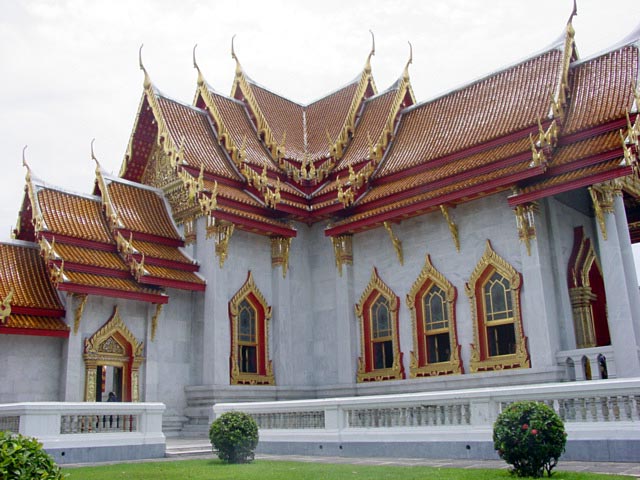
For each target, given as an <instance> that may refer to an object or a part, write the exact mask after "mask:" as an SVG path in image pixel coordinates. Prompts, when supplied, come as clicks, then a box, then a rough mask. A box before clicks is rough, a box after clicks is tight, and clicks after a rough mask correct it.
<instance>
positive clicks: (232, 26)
mask: <svg viewBox="0 0 640 480" xmlns="http://www.w3.org/2000/svg"><path fill="white" fill-rule="evenodd" d="M572 7H573V5H572V0H535V1H532V0H484V1H472V0H403V1H399V0H396V1H389V0H387V1H382V0H356V1H350V0H322V1H317V2H303V1H299V0H276V1H274V0H262V1H240V0H236V1H219V0H211V1H204V0H182V1H173V0H158V1H151V0H148V1H142V0H135V1H134V0H110V1H83V0H0V73H1V75H0V78H1V80H0V148H1V149H2V152H3V157H2V160H1V162H2V172H1V175H2V188H0V239H1V240H5V239H7V238H9V235H10V231H11V229H12V228H14V227H15V223H16V218H17V214H18V210H19V208H20V202H21V199H22V192H23V187H24V174H25V171H24V168H23V167H22V166H21V158H22V153H21V152H22V148H23V146H24V145H28V146H29V147H28V149H27V152H26V157H27V161H28V163H29V164H30V166H31V168H32V170H33V172H34V173H35V174H36V175H37V176H39V177H41V178H43V179H44V180H46V181H47V182H48V183H51V184H54V185H58V186H62V187H64V188H67V189H69V190H74V191H81V192H89V191H91V190H92V187H93V179H94V173H93V170H94V164H93V162H92V161H91V159H90V142H91V139H92V138H94V137H95V138H96V143H95V150H96V155H97V156H98V158H99V160H100V162H101V163H102V165H103V167H104V168H106V169H107V170H109V171H112V172H114V173H116V174H117V173H118V171H119V168H120V165H121V163H122V158H123V156H124V152H125V150H126V147H127V143H128V140H129V136H130V134H131V130H132V126H133V122H134V120H135V114H136V111H137V108H138V103H139V100H140V96H141V94H142V80H143V76H142V73H141V72H140V71H139V69H138V58H137V57H138V47H139V46H140V44H142V43H144V45H145V46H144V49H143V60H144V64H145V67H146V68H147V70H148V72H149V74H150V75H151V78H152V80H153V82H154V84H155V86H156V87H157V88H158V89H159V90H161V91H162V92H164V93H165V94H167V95H169V96H170V97H173V98H175V99H178V100H181V101H183V102H185V103H191V102H192V100H193V96H194V92H195V87H196V72H195V70H194V69H193V68H192V60H191V50H192V48H193V46H194V44H196V43H197V44H198V50H197V59H198V63H199V65H200V68H201V69H202V71H203V73H204V75H205V78H206V79H207V81H208V82H209V83H210V84H211V85H212V86H213V87H214V88H215V89H216V90H217V91H218V92H221V93H224V94H229V92H230V89H231V84H232V81H233V75H234V68H235V65H234V62H233V60H232V59H231V56H230V44H231V37H232V36H233V35H234V34H236V35H237V36H236V41H235V49H236V53H237V55H238V57H239V59H240V61H241V63H242V65H243V67H244V70H245V72H246V73H247V74H248V75H249V76H250V77H251V78H252V79H253V80H255V81H256V82H258V83H260V84H262V85H264V86H266V87H267V88H269V89H270V90H272V91H275V92H276V93H280V94H282V95H283V96H285V97H288V98H290V99H292V100H295V101H298V102H302V103H308V102H310V101H313V100H314V99H316V98H318V97H321V96H324V95H326V94H327V93H329V92H331V91H333V90H335V89H336V88H338V87H340V86H342V85H344V84H345V83H347V82H349V81H350V80H351V79H352V78H354V77H355V76H356V75H358V74H359V73H360V72H361V70H362V67H363V64H364V61H365V59H366V56H367V54H368V53H369V50H370V48H371V38H370V35H369V32H368V30H369V29H371V30H373V32H374V33H375V41H376V55H375V57H373V60H372V67H373V75H374V78H375V81H376V83H377V86H378V88H379V89H380V90H382V89H385V88H386V87H388V86H389V85H390V84H391V83H393V82H394V81H395V80H396V79H397V78H398V77H399V76H400V74H401V72H402V69H403V67H404V64H405V63H406V61H407V58H408V55H409V47H408V45H407V41H411V43H412V44H413V59H414V61H413V65H412V66H411V69H410V73H411V81H412V85H413V87H414V91H415V93H416V96H417V98H418V101H425V100H428V99H430V98H432V97H434V96H436V95H437V94H439V93H442V92H444V91H446V90H449V89H451V88H453V87H456V86H459V85H461V84H464V83H467V82H469V81H472V80H474V79H476V78H478V77H480V76H484V75H486V74H488V73H490V72H492V71H495V70H497V69H500V68H501V67H504V66H507V65H509V64H511V63H514V62H517V61H519V60H521V59H523V58H525V57H528V56H530V55H531V54H533V53H536V52H538V51H540V50H542V49H544V48H545V47H546V46H548V45H549V44H550V43H552V42H554V41H555V40H556V39H557V38H558V37H559V36H560V35H562V34H563V33H564V26H565V24H566V21H567V18H568V17H569V14H570V12H571V10H572ZM573 24H574V27H575V30H576V42H577V45H578V52H579V54H580V56H581V57H588V56H592V55H593V54H595V53H597V52H599V51H601V50H604V49H607V48H609V47H610V46H612V45H613V44H615V43H616V42H618V41H619V40H621V39H622V38H624V37H625V36H626V35H627V34H628V33H630V32H631V31H633V30H634V29H635V28H636V27H637V26H638V25H639V24H640V1H638V0H606V1H603V0H578V16H577V17H576V18H575V19H574V22H573Z"/></svg>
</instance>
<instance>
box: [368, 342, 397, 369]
mask: <svg viewBox="0 0 640 480" xmlns="http://www.w3.org/2000/svg"><path fill="white" fill-rule="evenodd" d="M391 367H393V342H392V341H391V340H387V341H386V342H375V343H374V344H373V368H374V369H375V370H379V369H382V368H391Z"/></svg>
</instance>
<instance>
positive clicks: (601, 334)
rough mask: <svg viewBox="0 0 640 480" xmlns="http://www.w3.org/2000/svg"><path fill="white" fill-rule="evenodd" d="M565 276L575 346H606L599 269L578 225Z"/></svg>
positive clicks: (604, 302) (604, 299) (607, 337)
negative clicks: (566, 275)
mask: <svg viewBox="0 0 640 480" xmlns="http://www.w3.org/2000/svg"><path fill="white" fill-rule="evenodd" d="M568 277H569V278H568V283H569V297H570V298H571V307H572V310H573V327H574V330H575V334H576V346H577V348H589V347H601V346H604V345H610V344H611V337H610V335H609V322H608V320H607V296H606V294H605V290H604V280H603V278H602V271H601V269H600V264H599V262H598V258H597V257H596V252H595V250H594V249H593V245H592V244H591V240H590V239H589V238H587V237H585V235H584V229H583V228H582V227H576V228H575V229H574V231H573V251H572V252H571V258H570V259H569V268H568Z"/></svg>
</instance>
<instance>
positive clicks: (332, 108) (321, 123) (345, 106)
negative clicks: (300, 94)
mask: <svg viewBox="0 0 640 480" xmlns="http://www.w3.org/2000/svg"><path fill="white" fill-rule="evenodd" d="M359 80H360V79H359V78H358V79H356V80H355V81H354V82H352V83H350V84H349V85H347V86H345V87H343V88H341V89H340V90H338V91H336V92H334V93H332V94H330V95H327V96H326V97H323V98H321V99H320V100H318V101H316V102H313V103H311V104H309V105H308V106H307V107H305V112H306V115H305V117H306V133H307V151H308V152H309V155H310V157H311V160H316V159H320V158H327V157H329V156H330V151H329V147H330V145H329V139H328V138H327V132H328V133H329V136H330V137H331V142H332V143H334V142H335V141H336V139H337V138H338V135H340V132H341V131H342V126H343V125H344V122H345V120H346V118H347V114H348V113H349V108H350V107H351V102H352V101H353V96H354V95H355V93H356V90H357V89H358V83H359Z"/></svg>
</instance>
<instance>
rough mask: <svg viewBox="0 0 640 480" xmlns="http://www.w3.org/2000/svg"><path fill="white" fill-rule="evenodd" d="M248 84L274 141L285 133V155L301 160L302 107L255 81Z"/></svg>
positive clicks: (278, 139) (302, 154) (303, 151)
mask: <svg viewBox="0 0 640 480" xmlns="http://www.w3.org/2000/svg"><path fill="white" fill-rule="evenodd" d="M250 86H251V90H252V91H253V95H254V97H255V99H256V101H257V102H258V105H259V107H260V110H261V111H262V113H263V115H264V117H265V119H266V121H267V123H268V124H269V128H271V131H272V132H273V135H274V137H275V139H276V141H278V142H281V141H282V138H283V136H284V134H285V133H286V141H285V149H286V153H285V157H286V158H292V159H296V160H298V161H302V159H303V157H304V153H305V151H306V150H305V133H304V118H303V116H304V107H303V106H302V105H299V104H297V103H295V102H292V101H291V100H287V99H286V98H284V97H281V96H279V95H276V94H275V93H272V92H270V91H269V90H266V89H265V88H263V87H261V86H259V85H256V84H255V83H250Z"/></svg>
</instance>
